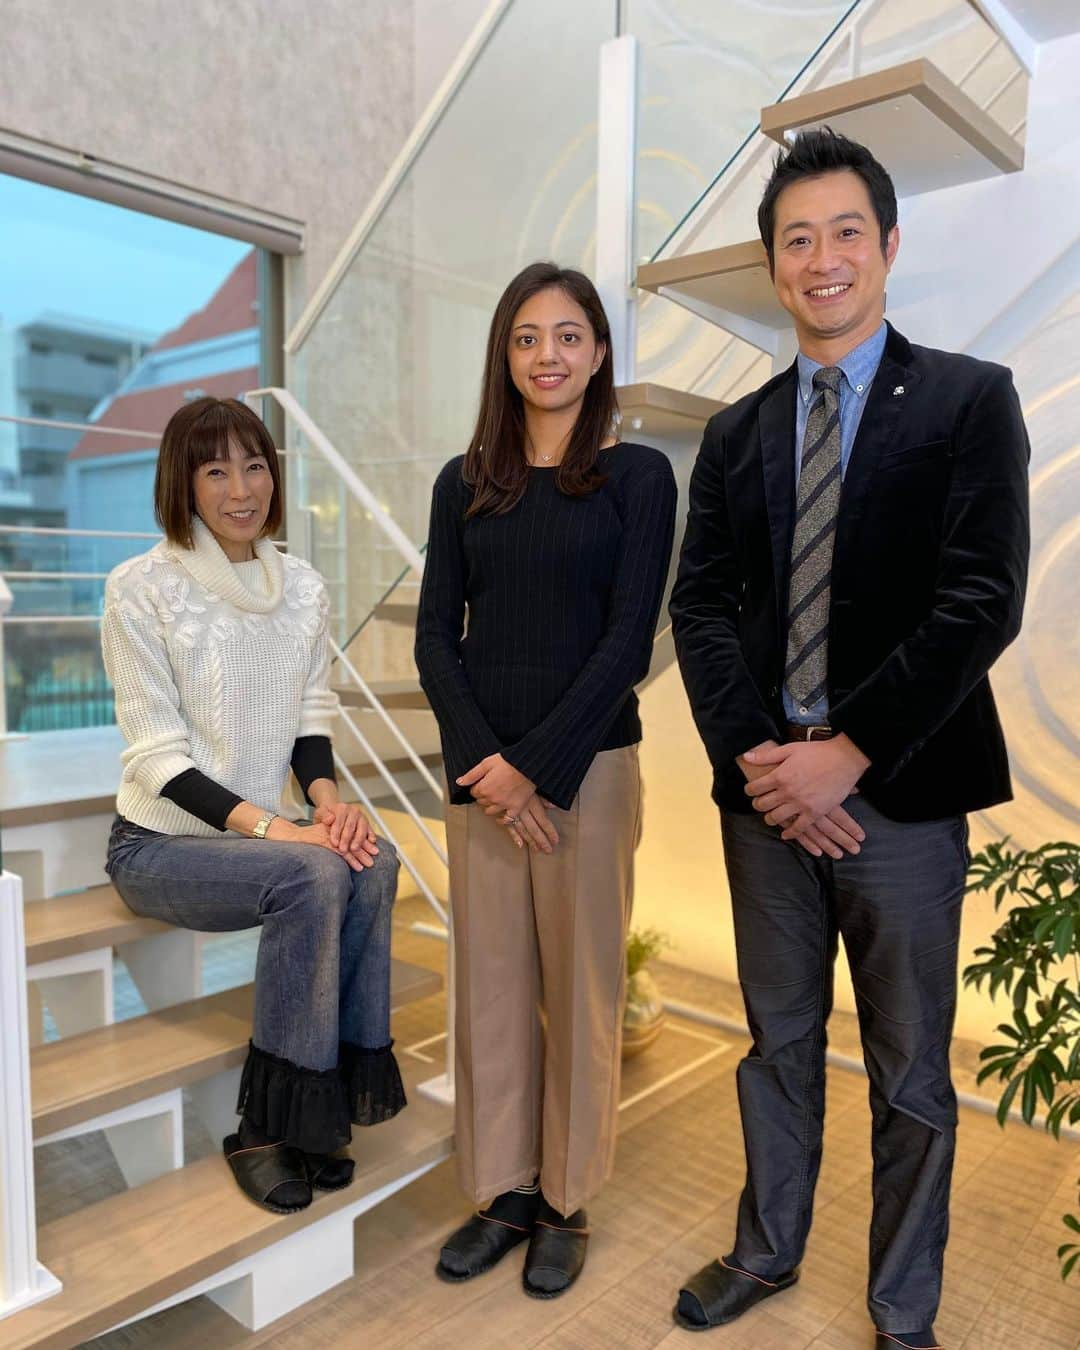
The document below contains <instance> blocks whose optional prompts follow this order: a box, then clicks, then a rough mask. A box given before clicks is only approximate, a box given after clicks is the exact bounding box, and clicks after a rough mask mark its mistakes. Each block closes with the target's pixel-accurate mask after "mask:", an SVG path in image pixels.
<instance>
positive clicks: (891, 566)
mask: <svg viewBox="0 0 1080 1350" xmlns="http://www.w3.org/2000/svg"><path fill="white" fill-rule="evenodd" d="M796 383H797V373H796V367H795V365H792V366H791V367H790V368H789V369H788V370H787V371H785V372H784V373H783V374H781V375H778V376H776V377H775V378H773V379H772V380H770V381H769V382H768V384H766V385H764V386H763V387H762V388H761V389H759V390H757V391H756V392H754V393H753V394H749V395H748V396H747V397H745V398H743V399H740V400H739V402H738V403H735V404H733V405H732V406H731V407H729V408H725V409H724V410H723V411H722V412H720V413H717V414H716V416H715V417H713V418H712V419H711V420H710V422H709V424H708V426H707V427H706V428H705V436H704V440H703V442H702V446H701V451H700V453H699V455H698V458H697V463H696V465H695V468H694V474H693V478H692V480H691V485H690V514H689V519H688V522H687V529H686V538H685V543H684V545H683V551H682V557H681V560H680V565H679V573H678V579H677V581H676V583H675V588H674V591H673V593H672V599H671V617H672V624H673V629H674V636H675V645H676V650H677V652H678V656H679V665H680V667H681V670H682V674H683V679H684V681H685V683H686V688H687V692H688V694H689V697H690V705H691V707H692V709H693V713H694V719H695V721H696V722H697V726H698V730H699V731H700V733H701V736H702V739H703V740H704V742H705V747H706V749H707V750H708V753H709V758H710V760H711V762H712V766H713V796H714V798H715V800H716V801H717V802H718V803H719V804H720V805H721V806H723V807H725V808H729V809H731V810H741V811H746V810H749V809H750V804H749V799H748V798H747V797H746V795H745V793H744V792H743V786H744V783H745V779H744V777H743V774H742V772H741V770H740V769H739V767H738V765H737V764H736V763H735V756H736V755H739V754H742V753H743V752H744V751H746V750H748V749H750V748H751V747H752V746H754V745H757V744H758V743H759V742H760V741H763V740H767V739H769V738H770V737H772V738H775V739H777V740H782V739H784V738H783V736H782V734H781V728H782V727H783V725H784V720H785V719H784V712H783V706H782V703H781V684H782V680H783V668H784V649H785V643H786V631H787V623H786V613H787V591H788V573H789V565H790V555H791V534H792V529H793V526H794V516H795V450H794V446H795V397H796ZM1028 456H1029V447H1028V439H1027V434H1026V432H1025V429H1024V423H1023V419H1022V417H1021V413H1020V405H1019V401H1018V400H1017V397H1016V392H1015V390H1014V388H1013V384H1012V376H1011V374H1010V372H1009V371H1008V370H1007V369H1005V367H1003V366H997V365H992V364H991V363H989V362H987V361H977V360H975V359H973V358H972V357H968V356H959V355H956V354H954V353H951V352H940V351H933V350H931V349H930V348H927V347H915V346H912V345H911V344H910V343H909V342H908V341H907V340H906V339H905V338H903V337H902V336H901V335H900V334H899V333H897V332H896V330H895V329H893V328H892V327H891V326H890V327H889V330H888V337H887V341H886V345H885V353H884V356H883V357H882V361H881V365H880V367H879V369H878V372H877V375H876V377H875V379H874V383H873V386H872V388H871V390H870V393H869V395H868V401H867V405H866V408H865V410H864V412H863V417H862V421H861V423H860V425H859V431H858V435H857V437H856V440H855V445H854V449H853V451H852V455H851V460H850V463H849V464H848V468H847V472H846V473H845V475H844V484H843V490H842V493H841V499H840V519H839V524H838V528H837V536H836V545H835V551H834V555H833V571H832V603H831V609H830V617H829V707H830V719H829V720H830V722H831V724H832V725H833V726H834V727H835V728H836V729H837V730H839V731H844V732H846V733H847V734H848V735H849V736H850V737H851V739H852V740H853V741H854V742H855V744H856V745H857V746H859V748H860V749H861V750H862V751H863V752H864V753H865V754H866V755H868V756H869V758H870V760H871V767H870V769H869V770H868V771H867V773H866V774H865V776H864V777H863V779H862V781H861V783H860V785H859V786H860V790H861V791H862V792H864V793H865V794H866V796H867V798H868V799H869V800H870V802H871V803H872V804H873V805H874V806H876V807H877V808H878V809H879V810H880V811H882V812H883V813H884V814H885V815H887V816H890V817H892V818H893V819H895V820H931V819H934V818H937V817H940V816H946V815H953V814H956V813H960V812H965V811H973V810H978V809H980V808H982V807H986V806H991V805H993V804H994V803H995V802H1000V801H1004V800H1006V799H1008V798H1009V797H1010V796H1011V795H1012V791H1011V786H1010V782H1009V766H1008V759H1007V757H1006V753H1005V742H1004V738H1003V736H1002V733H1001V726H1000V723H999V721H998V716H997V711H996V709H995V707H994V699H993V695H992V694H991V692H990V685H989V682H988V680H987V672H988V671H989V669H990V667H991V666H992V665H993V663H994V661H995V660H996V659H997V657H998V656H999V655H1000V653H1001V652H1002V651H1003V650H1004V648H1005V647H1006V646H1008V644H1009V643H1010V642H1011V641H1012V640H1013V638H1015V637H1016V635H1017V633H1018V632H1019V629H1020V618H1021V612H1022V609H1023V599H1024V587H1025V584H1026V579H1027V559H1028V542H1029V541H1028V489H1027V464H1028Z"/></svg>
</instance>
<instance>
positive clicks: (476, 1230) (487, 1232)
mask: <svg viewBox="0 0 1080 1350" xmlns="http://www.w3.org/2000/svg"><path fill="white" fill-rule="evenodd" d="M531 1236H532V1228H531V1227H529V1228H524V1227H522V1226H520V1225H519V1224H514V1223H507V1222H506V1221H505V1220H503V1219H496V1218H493V1217H492V1216H491V1215H489V1214H474V1215H473V1216H472V1218H471V1219H468V1220H466V1222H465V1223H463V1224H462V1225H461V1227H460V1228H459V1229H457V1230H456V1232H453V1233H451V1234H450V1236H449V1237H448V1238H447V1239H446V1241H445V1242H444V1243H443V1247H442V1251H440V1253H439V1260H438V1263H437V1264H436V1266H435V1274H436V1275H438V1277H439V1279H440V1280H445V1281H446V1282H447V1283H448V1284H460V1283H461V1282H462V1280H471V1279H474V1278H475V1277H476V1276H477V1275H483V1273H484V1271H485V1270H490V1269H491V1268H492V1266H496V1265H498V1264H499V1262H500V1261H501V1260H502V1259H503V1257H504V1256H505V1255H506V1253H507V1252H509V1251H512V1250H513V1249H514V1248H515V1247H516V1246H518V1245H519V1244H520V1243H522V1242H525V1241H526V1240H527V1239H528V1238H530V1237H531Z"/></svg>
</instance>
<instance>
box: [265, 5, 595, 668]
mask: <svg viewBox="0 0 1080 1350" xmlns="http://www.w3.org/2000/svg"><path fill="white" fill-rule="evenodd" d="M615 10H616V6H615V5H614V4H611V5H607V4H604V5H581V4H580V3H578V0H553V3H551V4H548V5H544V6H541V7H538V6H534V5H530V4H527V3H525V0H518V2H517V3H515V4H513V5H511V6H510V7H509V9H508V10H507V12H506V14H505V16H504V17H503V19H502V21H501V22H500V24H499V26H498V27H497V28H496V30H495V31H494V33H493V34H492V36H491V37H490V39H489V42H488V44H487V46H486V48H485V50H484V51H483V52H482V54H481V55H480V56H479V57H478V58H477V61H476V63H475V65H474V66H473V68H472V70H471V71H470V73H469V75H468V76H467V78H466V79H465V81H464V82H463V84H462V85H461V87H460V88H459V89H458V90H457V92H456V94H455V96H454V98H453V101H452V102H451V104H450V105H449V107H448V108H447V109H446V111H445V113H444V115H443V117H442V119H441V120H440V122H439V124H438V126H437V127H436V128H435V130H434V131H433V132H432V134H431V136H430V138H429V140H428V141H427V143H426V145H425V146H424V148H423V149H422V150H421V152H420V154H419V156H418V158H417V160H416V161H415V163H414V164H413V166H412V169H411V170H410V173H409V175H408V177H407V179H406V180H405V182H404V183H403V184H402V186H401V187H400V188H399V189H398V191H397V192H396V193H395V195H394V197H393V199H392V200H391V201H390V203H389V205H388V206H387V207H386V209H385V211H384V212H383V214H382V216H381V218H380V219H379V221H378V223H377V225H376V226H375V228H374V229H373V231H372V233H371V234H370V235H369V236H368V238H367V240H366V241H365V243H364V244H363V246H362V248H361V250H360V252H359V253H358V255H357V256H356V257H355V258H354V259H353V261H352V264H351V265H350V267H349V269H348V271H347V273H346V274H345V276H344V278H343V279H342V281H341V283H340V285H339V286H338V288H337V290H336V292H335V293H334V295H333V296H332V298H331V299H330V301H329V303H328V304H327V306H326V308H325V309H324V310H323V311H322V313H321V314H320V315H319V317H318V319H317V321H316V322H315V325H314V327H313V328H312V329H311V331H310V332H309V334H308V336H307V337H306V339H305V341H304V343H303V345H302V346H301V348H300V350H299V352H298V353H297V354H296V356H295V357H294V359H293V362H292V366H291V369H290V371H289V383H290V388H291V389H292V390H293V391H294V392H295V394H296V396H297V398H298V399H299V401H300V402H301V403H302V404H303V406H304V407H305V408H306V409H307V411H308V412H309V413H310V415H311V417H312V418H313V419H314V421H315V422H316V423H317V424H318V425H319V427H320V428H321V429H322V430H323V431H324V432H325V433H326V434H327V436H328V437H329V438H330V440H331V441H332V442H333V444H334V445H335V446H336V447H337V449H338V450H339V451H340V452H341V453H342V454H343V455H344V456H345V457H346V458H347V459H348V460H349V462H350V463H351V464H353V465H354V466H355V467H356V469H357V471H358V472H359V473H360V474H361V476H362V477H363V478H364V481H365V482H367V483H368V484H369V486H371V487H372V489H373V490H374V491H376V493H377V495H378V496H379V499H380V500H381V501H384V502H385V503H386V505H387V507H388V509H389V510H390V511H391V513H392V514H393V517H394V519H395V520H397V522H398V523H399V524H400V525H401V527H402V528H403V529H404V530H405V532H406V533H407V535H408V537H409V538H410V539H411V540H414V541H415V542H416V544H417V545H418V546H419V545H420V544H421V543H423V541H424V540H425V539H426V537H427V525H428V514H429V508H430V499H431V486H432V483H433V481H434V478H435V476H436V474H437V473H438V470H439V468H440V466H441V465H442V464H444V463H445V462H446V461H447V460H448V459H450V458H451V457H452V456H453V455H456V454H460V453H462V452H463V451H464V449H465V446H466V443H467V441H468V437H469V434H470V431H471V429H472V424H473V421H474V419H475V415H476V403H477V396H478V393H479V388H480V377H481V371H482V366H483V361H484V345H485V341H486V336H487V328H488V324H489V322H490V319H491V314H492V311H493V309H494V306H495V303H496V301H497V299H498V297H499V295H500V293H501V292H502V290H503V288H504V287H505V285H506V283H507V282H508V281H509V280H510V278H511V277H512V276H513V275H514V274H515V273H516V272H517V271H519V270H520V269H521V268H522V267H523V266H525V265H526V264H527V263H529V262H532V261H534V260H536V259H538V258H554V259H555V260H556V261H557V262H560V263H563V264H565V265H570V266H575V267H582V268H584V269H585V270H586V271H589V270H591V268H592V266H593V261H594V256H595V246H594V239H593V235H594V231H595V214H596V206H595V174H596V118H597V74H598V69H599V48H600V44H601V43H602V42H604V41H605V40H607V39H608V38H610V37H613V36H614V35H615ZM293 434H294V433H292V432H291V433H290V436H292V435H293ZM293 443H294V442H293V440H292V439H290V442H289V444H290V446H291V445H292V444H293ZM305 458H307V457H305ZM297 471H298V473H299V472H300V469H299V466H297ZM335 493H336V489H335V488H334V487H333V485H332V484H329V483H323V482H321V479H320V477H319V475H318V474H317V473H315V472H312V474H311V475H310V476H309V479H308V485H307V487H306V488H305V489H304V491H302V492H300V493H299V494H298V495H297V497H296V501H297V503H298V504H299V503H300V502H306V503H308V504H309V505H312V506H314V505H316V504H319V505H320V510H319V513H318V516H317V535H318V541H317V544H316V547H317V548H319V547H321V549H322V553H321V554H318V555H317V556H318V563H317V565H319V566H320V569H323V568H325V567H328V566H329V565H330V556H329V551H330V550H332V549H333V548H338V549H340V550H342V552H341V557H342V559H343V562H342V564H341V566H342V572H341V575H342V578H343V579H344V580H345V582H346V585H345V586H344V588H343V590H344V591H345V593H346V595H347V602H346V609H347V613H346V615H345V618H346V619H347V621H348V625H349V626H348V630H347V631H348V632H349V633H351V632H352V631H353V630H354V629H355V628H356V627H357V626H359V623H360V621H361V620H362V619H363V618H364V616H365V613H367V612H370V609H371V608H372V606H373V605H374V604H375V602H376V600H377V599H379V597H380V596H381V595H382V593H383V590H384V589H385V583H386V581H387V579H388V578H390V577H391V576H392V575H393V574H394V573H395V571H396V570H398V569H399V568H400V565H401V563H402V559H401V556H400V554H398V556H397V557H395V556H393V555H394V550H393V547H392V546H390V547H389V548H387V541H386V539H385V536H383V535H382V533H381V531H379V530H378V529H376V528H375V527H374V525H373V522H372V521H370V520H367V519H366V518H365V512H364V511H363V509H362V508H360V507H358V506H356V505H355V504H354V503H352V502H351V501H342V500H341V499H340V498H337V497H335ZM290 528H291V520H290ZM390 627H391V626H390V625H388V624H382V625H380V628H382V629H386V630H389V628H390ZM372 640H373V639H372ZM411 642H412V638H411V630H410V629H405V630H404V631H403V633H400V634H395V633H389V632H388V633H387V635H386V637H385V643H384V645H385V648H386V650H385V651H384V652H383V653H382V654H379V655H378V668H377V669H375V670H374V671H372V672H371V675H372V678H399V674H398V670H397V667H399V666H400V665H401V664H402V662H403V661H404V656H403V655H402V653H403V651H407V650H408V649H409V648H411ZM410 659H411V658H410ZM365 673H368V672H367V671H365Z"/></svg>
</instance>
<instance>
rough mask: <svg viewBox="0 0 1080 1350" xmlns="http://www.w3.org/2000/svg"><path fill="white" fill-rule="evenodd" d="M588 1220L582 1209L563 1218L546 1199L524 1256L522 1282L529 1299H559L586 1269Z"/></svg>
mask: <svg viewBox="0 0 1080 1350" xmlns="http://www.w3.org/2000/svg"><path fill="white" fill-rule="evenodd" d="M588 1244H589V1221H588V1218H587V1217H586V1215H585V1211H584V1210H583V1209H579V1210H577V1211H576V1212H575V1213H573V1214H571V1215H570V1216H569V1218H566V1219H564V1218H563V1217H562V1215H561V1214H559V1213H557V1212H556V1211H555V1210H553V1209H552V1208H551V1206H550V1205H548V1204H547V1203H546V1202H545V1204H544V1205H543V1206H542V1207H541V1211H540V1215H539V1217H538V1218H537V1220H536V1228H535V1230H534V1232H533V1235H532V1240H531V1241H530V1242H529V1250H528V1252H527V1253H526V1255H525V1269H524V1271H523V1272H522V1276H521V1283H522V1287H523V1288H524V1290H525V1292H526V1293H527V1294H528V1295H529V1297H530V1298H558V1297H559V1295H560V1294H565V1293H566V1291H567V1290H568V1289H569V1288H570V1286H571V1285H572V1284H573V1283H574V1281H575V1280H576V1279H577V1277H578V1276H579V1275H580V1274H581V1272H582V1270H584V1268H585V1249H586V1248H587V1246H588Z"/></svg>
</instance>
